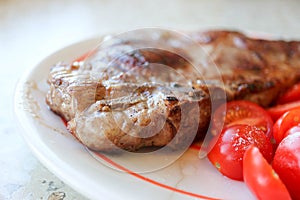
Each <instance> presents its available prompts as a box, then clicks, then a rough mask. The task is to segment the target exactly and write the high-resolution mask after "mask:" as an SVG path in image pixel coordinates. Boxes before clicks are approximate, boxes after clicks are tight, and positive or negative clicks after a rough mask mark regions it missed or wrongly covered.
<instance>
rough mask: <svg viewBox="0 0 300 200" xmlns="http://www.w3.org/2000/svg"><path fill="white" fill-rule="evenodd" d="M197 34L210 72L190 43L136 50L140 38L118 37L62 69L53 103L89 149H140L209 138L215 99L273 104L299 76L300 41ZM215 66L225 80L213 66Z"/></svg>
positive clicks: (55, 77) (54, 80) (53, 83)
mask: <svg viewBox="0 0 300 200" xmlns="http://www.w3.org/2000/svg"><path fill="white" fill-rule="evenodd" d="M190 36H191V38H193V39H194V40H195V41H196V42H197V43H199V44H200V45H201V46H202V47H203V49H204V50H205V51H206V52H207V56H205V57H203V56H199V60H197V61H195V60H193V61H192V62H195V63H201V65H202V67H203V69H208V70H203V71H201V73H202V74H199V73H198V71H197V69H195V68H194V67H193V65H192V64H191V63H190V62H188V58H189V57H188V55H189V52H188V51H189V50H190V49H189V48H188V47H186V48H185V49H179V50H180V55H178V54H174V53H171V52H170V51H166V50H160V49H151V48H149V49H138V50H136V47H137V46H138V45H137V43H136V42H135V41H121V42H119V41H118V42H115V43H113V44H111V45H109V46H105V47H101V48H99V49H98V51H97V53H96V54H95V55H94V56H92V57H91V59H90V60H88V61H87V62H86V63H85V64H84V65H79V66H74V65H65V64H58V65H56V66H54V67H53V68H52V69H51V72H50V76H49V79H48V82H49V84H50V90H49V92H48V94H47V98H46V101H47V104H48V105H49V107H50V108H51V109H52V110H53V111H54V112H56V113H58V114H59V115H60V116H62V117H63V118H65V119H66V120H67V121H69V123H68V128H69V130H70V131H71V133H72V134H73V135H74V136H75V137H76V138H77V139H78V140H79V141H80V142H82V143H83V144H84V145H86V146H87V147H89V148H91V149H93V150H97V151H113V150H115V149H116V148H121V149H126V150H129V151H135V150H138V149H139V148H142V147H150V146H157V147H160V146H164V145H166V144H169V143H170V142H171V141H172V140H173V139H174V137H175V136H176V135H177V136H178V137H177V138H176V141H175V142H174V144H172V145H173V146H178V145H179V146H180V144H181V143H182V142H184V141H185V140H189V139H190V138H192V137H195V135H196V134H197V136H198V137H200V138H203V137H204V135H205V133H206V130H207V128H208V125H209V122H210V117H211V108H212V104H211V103H212V98H213V100H218V98H219V94H221V95H220V98H221V100H222V93H223V92H225V93H226V98H227V100H233V99H246V100H250V101H253V102H256V103H258V104H260V105H262V106H268V105H270V104H272V103H273V102H274V100H275V99H277V98H278V96H280V95H281V94H282V93H283V92H284V91H285V90H286V89H287V88H288V87H290V86H291V85H292V84H294V83H295V82H297V81H299V78H300V59H299V58H300V43H299V42H294V41H291V42H286V41H268V40H261V39H252V38H249V37H247V36H245V35H243V34H241V33H238V32H230V31H210V32H201V33H191V34H190ZM164 40H167V39H166V38H165V37H164ZM159 42H160V41H159ZM164 44H165V43H164V42H162V46H163V45H164ZM162 48H163V47H162ZM174 51H175V52H178V47H174ZM181 55H183V56H181ZM215 64H216V66H217V67H218V69H219V70H220V73H221V79H220V78H219V77H218V75H217V74H216V73H211V71H210V70H209V69H210V67H211V66H214V65H215ZM164 66H169V67H168V68H166V67H164ZM223 83H224V84H223Z"/></svg>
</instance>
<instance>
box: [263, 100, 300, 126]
mask: <svg viewBox="0 0 300 200" xmlns="http://www.w3.org/2000/svg"><path fill="white" fill-rule="evenodd" d="M296 108H300V101H295V102H291V103H287V104H282V105H277V106H274V107H271V108H269V109H268V110H267V112H268V113H269V115H270V116H271V117H272V119H273V121H274V122H275V121H276V120H278V119H279V118H280V117H281V116H282V115H283V114H284V113H286V112H287V111H289V110H292V109H296Z"/></svg>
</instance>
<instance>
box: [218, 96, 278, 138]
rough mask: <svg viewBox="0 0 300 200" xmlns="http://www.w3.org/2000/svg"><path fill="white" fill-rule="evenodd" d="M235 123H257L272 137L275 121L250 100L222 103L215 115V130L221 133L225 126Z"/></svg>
mask: <svg viewBox="0 0 300 200" xmlns="http://www.w3.org/2000/svg"><path fill="white" fill-rule="evenodd" d="M234 124H247V125H255V126H256V127H258V128H259V129H261V130H262V131H264V132H265V134H266V135H267V136H268V137H269V138H272V128H273V121H272V119H271V117H270V116H269V114H268V113H267V112H266V111H265V110H264V109H263V108H262V107H260V106H259V105H257V104H255V103H252V102H250V101H244V100H239V101H231V102H228V103H226V104H223V105H221V106H220V107H219V108H218V109H217V110H216V112H215V113H214V115H213V130H214V131H216V134H218V133H220V132H221V130H222V129H223V126H231V125H234Z"/></svg>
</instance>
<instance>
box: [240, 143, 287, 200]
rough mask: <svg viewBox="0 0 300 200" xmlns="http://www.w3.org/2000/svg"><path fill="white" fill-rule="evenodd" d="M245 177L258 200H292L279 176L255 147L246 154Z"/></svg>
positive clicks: (251, 147) (244, 162) (252, 146)
mask: <svg viewBox="0 0 300 200" xmlns="http://www.w3.org/2000/svg"><path fill="white" fill-rule="evenodd" d="M243 175H244V181H245V183H246V185H247V186H248V187H249V188H250V190H251V191H252V192H253V193H254V194H255V195H256V196H257V198H258V199H291V197H290V194H289V192H288V190H287V189H286V187H285V185H284V184H283V183H282V181H281V180H280V178H279V176H278V175H277V174H276V172H275V171H274V170H273V168H272V167H271V165H270V164H269V163H268V162H267V161H266V159H264V157H263V155H262V154H261V153H260V152H259V149H258V148H257V147H255V146H254V145H251V146H250V147H249V148H248V149H247V150H246V152H245V154H244V159H243Z"/></svg>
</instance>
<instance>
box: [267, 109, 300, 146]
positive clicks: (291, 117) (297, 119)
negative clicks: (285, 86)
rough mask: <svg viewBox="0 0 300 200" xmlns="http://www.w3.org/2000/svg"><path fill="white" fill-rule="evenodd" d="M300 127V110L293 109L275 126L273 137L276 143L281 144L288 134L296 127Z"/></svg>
mask: <svg viewBox="0 0 300 200" xmlns="http://www.w3.org/2000/svg"><path fill="white" fill-rule="evenodd" d="M298 125H300V109H299V108H298V109H293V110H290V111H287V112H286V113H284V114H283V115H282V116H281V117H280V118H279V119H278V120H277V121H276V122H275V124H274V126H273V135H274V138H275V140H276V143H277V144H279V143H280V142H281V140H282V139H283V138H284V137H285V135H286V132H287V131H288V130H289V129H290V128H292V127H294V126H298Z"/></svg>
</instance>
